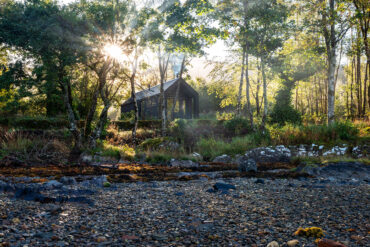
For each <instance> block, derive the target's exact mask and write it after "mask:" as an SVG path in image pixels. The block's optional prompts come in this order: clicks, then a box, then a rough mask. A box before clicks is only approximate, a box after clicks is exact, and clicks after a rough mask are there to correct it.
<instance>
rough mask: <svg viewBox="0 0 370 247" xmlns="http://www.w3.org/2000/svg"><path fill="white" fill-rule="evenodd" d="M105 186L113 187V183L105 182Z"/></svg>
mask: <svg viewBox="0 0 370 247" xmlns="http://www.w3.org/2000/svg"><path fill="white" fill-rule="evenodd" d="M103 187H106V188H108V187H111V184H110V183H109V182H104V184H103Z"/></svg>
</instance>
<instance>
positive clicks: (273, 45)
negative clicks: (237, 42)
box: [250, 0, 289, 127]
mask: <svg viewBox="0 0 370 247" xmlns="http://www.w3.org/2000/svg"><path fill="white" fill-rule="evenodd" d="M250 12H251V13H253V15H252V19H251V21H250V33H251V36H252V39H253V40H252V42H251V43H252V45H251V46H252V47H251V52H252V54H254V55H255V56H257V57H259V58H260V60H261V72H262V83H263V100H264V109H263V117H262V127H264V126H265V123H266V119H267V114H268V99H267V77H266V66H267V65H268V63H269V59H270V58H271V55H272V54H273V52H275V51H276V50H277V49H278V48H280V47H281V46H282V44H283V41H284V40H285V39H286V35H285V34H286V30H287V29H288V25H289V23H287V16H288V8H287V6H285V5H283V4H282V3H280V2H277V1H274V0H263V1H260V2H259V4H255V5H253V7H251V9H250Z"/></svg>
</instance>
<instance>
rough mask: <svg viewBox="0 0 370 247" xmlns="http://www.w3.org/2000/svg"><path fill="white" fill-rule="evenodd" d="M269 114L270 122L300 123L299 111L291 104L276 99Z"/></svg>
mask: <svg viewBox="0 0 370 247" xmlns="http://www.w3.org/2000/svg"><path fill="white" fill-rule="evenodd" d="M276 102H277V103H276V104H275V105H274V108H273V109H272V112H271V114H270V122H271V123H273V124H274V123H277V124H279V125H284V124H286V123H291V124H301V123H302V118H301V114H300V113H299V111H297V110H296V109H294V108H293V106H292V105H290V104H289V105H283V104H281V103H280V101H278V100H277V101H276Z"/></svg>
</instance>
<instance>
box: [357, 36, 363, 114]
mask: <svg viewBox="0 0 370 247" xmlns="http://www.w3.org/2000/svg"><path fill="white" fill-rule="evenodd" d="M359 35H360V30H359V29H358V30H357V49H356V84H357V116H358V117H361V116H362V82H361V49H360V37H359Z"/></svg>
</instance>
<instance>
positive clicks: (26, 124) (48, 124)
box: [0, 116, 69, 129]
mask: <svg viewBox="0 0 370 247" xmlns="http://www.w3.org/2000/svg"><path fill="white" fill-rule="evenodd" d="M0 124H1V125H7V126H9V127H14V128H22V129H51V128H64V127H68V125H69V122H68V120H67V119H64V118H47V117H28V116H25V117H12V118H0Z"/></svg>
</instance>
